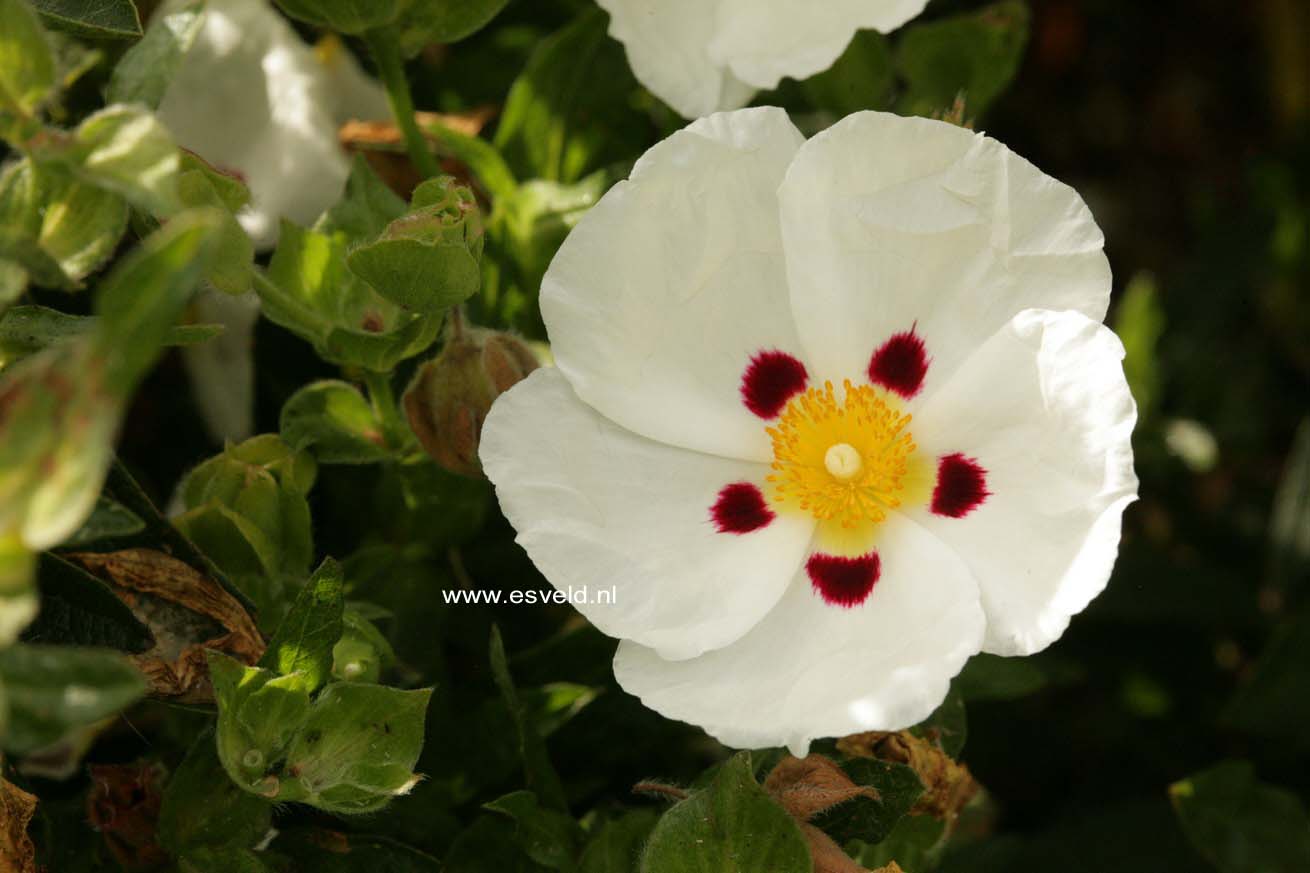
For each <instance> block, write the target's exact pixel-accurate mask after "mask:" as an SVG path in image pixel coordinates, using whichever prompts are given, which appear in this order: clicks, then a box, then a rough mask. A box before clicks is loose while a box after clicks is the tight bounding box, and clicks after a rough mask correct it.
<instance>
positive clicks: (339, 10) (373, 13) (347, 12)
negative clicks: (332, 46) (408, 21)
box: [277, 0, 426, 36]
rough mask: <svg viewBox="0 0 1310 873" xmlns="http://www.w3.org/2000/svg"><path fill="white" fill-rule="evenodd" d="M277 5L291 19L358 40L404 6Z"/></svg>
mask: <svg viewBox="0 0 1310 873" xmlns="http://www.w3.org/2000/svg"><path fill="white" fill-rule="evenodd" d="M424 2H426V0H424ZM277 5H278V6H281V7H282V11H283V12H285V13H286V14H287V15H290V16H291V17H292V18H299V19H300V20H301V21H306V22H309V23H310V24H317V25H320V26H323V27H329V28H331V29H332V30H335V31H337V32H338V33H347V34H350V35H351V36H359V35H360V34H362V33H364V32H365V31H367V30H374V29H376V28H380V27H385V26H387V25H388V24H390V23H391V22H393V21H395V20H396V16H397V15H399V14H400V12H401V10H402V9H403V8H404V7H405V6H406V5H407V4H406V3H404V2H402V0H277Z"/></svg>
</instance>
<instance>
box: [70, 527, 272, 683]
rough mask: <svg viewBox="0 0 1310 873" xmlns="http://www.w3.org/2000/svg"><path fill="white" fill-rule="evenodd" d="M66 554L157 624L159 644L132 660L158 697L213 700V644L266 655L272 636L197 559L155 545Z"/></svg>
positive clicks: (242, 656)
mask: <svg viewBox="0 0 1310 873" xmlns="http://www.w3.org/2000/svg"><path fill="white" fill-rule="evenodd" d="M64 557H65V559H67V560H69V561H72V562H74V563H76V564H79V565H80V566H82V567H84V568H86V570H87V571H88V572H90V573H92V574H94V575H96V576H97V577H99V578H100V579H102V580H103V581H104V582H106V583H107V584H108V585H109V586H110V588H111V589H112V590H113V592H114V594H116V595H117V596H118V597H119V598H120V599H121V600H122V601H123V602H124V603H125V604H127V606H128V608H129V609H131V610H132V612H133V614H134V615H136V617H137V618H138V619H139V620H140V621H141V622H143V623H144V624H145V625H146V626H147V627H148V628H149V629H150V633H151V635H152V636H153V637H154V643H155V644H154V646H152V647H151V648H150V649H149V650H147V651H145V652H142V653H141V654H138V655H132V656H130V660H131V661H132V663H133V664H135V665H136V667H137V669H139V670H140V671H141V672H142V673H143V674H144V675H145V677H146V680H147V681H148V682H149V683H150V688H151V693H152V694H153V695H155V696H157V697H167V698H171V699H174V700H177V701H179V702H183V703H208V702H211V701H212V700H213V699H214V693H213V688H212V687H211V686H210V684H209V671H208V667H207V666H206V663H205V650H206V649H217V650H218V651H220V652H223V653H225V654H227V655H230V656H231V657H233V658H236V659H237V660H239V661H241V662H242V663H244V664H254V663H255V662H256V661H258V660H259V658H260V656H261V655H263V654H264V638H263V637H262V636H261V635H260V633H259V629H258V628H257V627H256V625H255V622H254V619H253V618H251V616H250V614H249V613H248V612H246V610H245V607H243V606H242V605H241V603H240V602H239V601H238V600H237V599H236V598H235V597H233V596H232V595H231V594H230V593H228V591H227V590H226V589H224V588H223V586H221V585H220V584H219V583H218V582H217V581H215V580H214V579H212V578H210V577H209V576H207V575H205V574H204V573H201V572H199V571H198V570H196V569H195V568H193V567H192V566H191V565H190V564H187V563H184V562H182V561H180V560H178V559H177V558H174V557H172V556H171V555H167V554H165V553H163V552H157V551H154V550H151V549H124V550H122V551H117V552H104V553H97V552H77V553H73V554H68V555H65V556H64Z"/></svg>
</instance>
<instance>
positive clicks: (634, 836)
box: [578, 809, 659, 873]
mask: <svg viewBox="0 0 1310 873" xmlns="http://www.w3.org/2000/svg"><path fill="white" fill-rule="evenodd" d="M657 821H659V816H658V815H657V814H656V813H655V811H654V810H650V809H636V810H633V811H632V812H629V813H626V814H624V815H623V816H622V817H621V818H617V819H614V820H612V821H607V822H605V823H604V824H603V825H601V826H600V827H599V828H598V829H597V830H596V832H595V834H594V835H593V836H592V838H591V839H590V840H589V841H588V842H587V846H586V848H585V849H583V850H582V860H581V861H580V862H579V864H578V873H631V871H633V870H635V869H636V868H637V862H638V860H639V859H640V858H641V849H642V846H644V845H645V844H646V839H647V837H649V836H650V832H651V831H652V830H653V829H654V828H655V823H656V822H657Z"/></svg>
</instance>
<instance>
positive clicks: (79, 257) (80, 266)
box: [38, 168, 128, 280]
mask: <svg viewBox="0 0 1310 873" xmlns="http://www.w3.org/2000/svg"><path fill="white" fill-rule="evenodd" d="M41 175H42V176H44V177H46V179H47V181H46V184H45V185H44V186H43V187H44V189H45V191H44V193H45V198H44V203H43V217H42V221H41V232H40V236H39V237H38V242H39V243H40V245H41V248H42V249H43V250H44V251H45V252H46V253H48V254H49V255H50V256H51V257H52V258H54V259H55V261H56V262H57V263H58V264H59V268H60V269H61V270H62V271H63V273H64V275H66V276H68V277H69V278H71V279H73V280H80V279H82V278H84V277H85V276H87V275H89V274H90V273H92V272H93V271H94V270H96V269H98V268H99V267H100V266H101V265H102V264H104V263H105V261H107V260H108V259H109V258H110V257H111V256H113V254H114V250H115V249H117V248H118V241H119V240H120V239H122V237H123V232H124V231H126V230H127V215H128V207H127V201H125V200H124V199H123V198H122V197H120V196H119V195H118V194H115V193H114V192H113V191H106V190H105V189H103V188H98V187H96V186H94V185H89V184H87V183H86V182H79V181H77V180H76V179H74V178H73V177H72V176H71V175H70V174H67V173H63V172H56V171H55V170H54V168H50V169H49V170H46V171H44V172H42V173H41Z"/></svg>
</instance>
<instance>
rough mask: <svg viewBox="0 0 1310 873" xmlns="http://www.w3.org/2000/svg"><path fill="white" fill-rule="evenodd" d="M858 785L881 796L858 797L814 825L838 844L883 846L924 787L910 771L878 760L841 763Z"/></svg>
mask: <svg viewBox="0 0 1310 873" xmlns="http://www.w3.org/2000/svg"><path fill="white" fill-rule="evenodd" d="M839 763H840V764H841V768H842V769H843V770H845V771H846V775H847V776H850V777H851V781H853V782H854V783H855V784H856V785H860V786H867V787H871V788H873V789H875V790H876V791H877V792H878V798H877V799H876V800H875V799H874V798H871V797H856V798H854V799H852V800H848V801H847V802H845V803H843V804H841V805H839V806H834V807H832V808H830V809H828V810H825V811H824V812H823V813H821V814H820V815H819V816H818V817H817V818H816V819H815V820H814V822H813V824H814V825H815V826H816V827H818V828H819V829H820V830H822V831H824V832H825V833H827V834H828V835H829V836H831V837H832V838H833V839H835V840H836V841H837V842H839V843H845V842H846V841H848V840H863V841H864V842H866V843H880V842H882V841H883V840H884V839H886V837H887V835H888V834H890V833H891V832H892V829H893V828H894V827H895V826H896V823H897V822H898V821H900V820H901V819H902V818H903V817H904V816H905V815H906V814H907V813H908V812H909V811H910V808H911V807H913V806H914V802H915V801H916V800H918V799H919V796H920V795H921V794H923V783H922V782H920V781H919V777H918V775H917V774H916V773H915V772H914V770H913V769H912V768H911V767H907V766H906V765H904V764H895V763H892V762H890V761H879V760H877V759H875V758H848V759H846V760H844V761H840V762H839Z"/></svg>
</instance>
